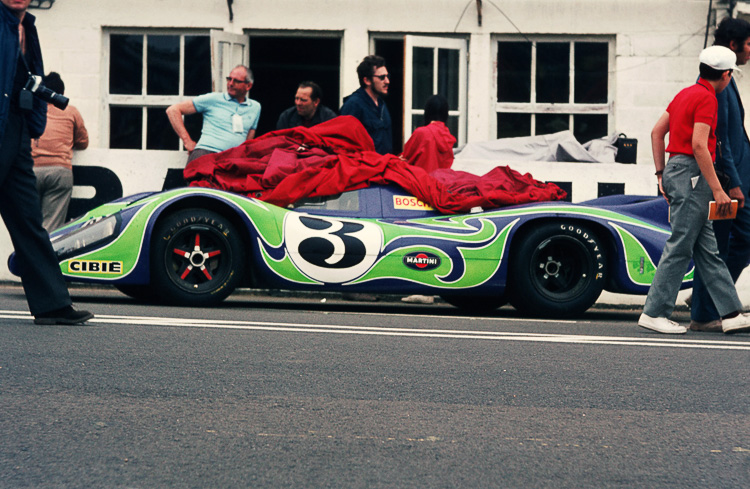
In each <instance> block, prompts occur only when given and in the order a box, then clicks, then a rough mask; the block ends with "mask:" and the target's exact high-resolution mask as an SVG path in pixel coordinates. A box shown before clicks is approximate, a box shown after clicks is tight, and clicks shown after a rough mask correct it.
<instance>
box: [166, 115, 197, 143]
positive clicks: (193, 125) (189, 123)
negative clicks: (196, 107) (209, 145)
mask: <svg viewBox="0 0 750 489" xmlns="http://www.w3.org/2000/svg"><path fill="white" fill-rule="evenodd" d="M184 121H185V129H187V132H188V134H190V138H191V139H192V140H193V141H195V142H198V140H199V139H200V138H201V131H202V130H203V115H201V114H200V113H199V112H196V113H195V114H190V115H186V116H185V118H184ZM170 127H171V126H170Z"/></svg>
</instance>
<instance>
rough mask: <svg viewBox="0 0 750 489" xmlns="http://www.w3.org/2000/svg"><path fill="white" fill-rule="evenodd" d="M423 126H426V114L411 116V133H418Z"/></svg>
mask: <svg viewBox="0 0 750 489" xmlns="http://www.w3.org/2000/svg"><path fill="white" fill-rule="evenodd" d="M422 126H424V114H412V115H411V132H414V131H416V130H417V129H419V128H420V127H422Z"/></svg>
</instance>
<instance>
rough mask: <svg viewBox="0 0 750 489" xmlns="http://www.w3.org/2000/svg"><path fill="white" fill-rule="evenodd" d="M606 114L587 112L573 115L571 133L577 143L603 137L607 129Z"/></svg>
mask: <svg viewBox="0 0 750 489" xmlns="http://www.w3.org/2000/svg"><path fill="white" fill-rule="evenodd" d="M607 119H608V117H607V115H606V114H596V115H592V114H587V115H581V114H578V115H574V116H573V134H574V135H575V137H576V139H577V140H578V142H579V143H581V144H583V143H585V142H588V141H591V140H592V139H597V138H603V137H604V136H606V135H607V134H609V131H608V130H607Z"/></svg>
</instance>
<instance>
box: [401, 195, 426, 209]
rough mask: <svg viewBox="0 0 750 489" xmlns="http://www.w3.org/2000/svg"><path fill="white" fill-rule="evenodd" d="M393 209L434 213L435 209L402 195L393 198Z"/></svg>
mask: <svg viewBox="0 0 750 489" xmlns="http://www.w3.org/2000/svg"><path fill="white" fill-rule="evenodd" d="M393 208H394V209H408V210H419V211H434V210H435V208H434V207H432V206H431V205H429V204H426V203H424V202H422V201H421V200H419V199H418V198H416V197H409V196H403V195H394V196H393Z"/></svg>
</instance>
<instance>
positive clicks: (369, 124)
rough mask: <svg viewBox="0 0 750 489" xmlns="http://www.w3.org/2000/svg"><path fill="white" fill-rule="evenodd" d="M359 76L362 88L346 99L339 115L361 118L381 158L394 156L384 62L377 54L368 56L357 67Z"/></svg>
mask: <svg viewBox="0 0 750 489" xmlns="http://www.w3.org/2000/svg"><path fill="white" fill-rule="evenodd" d="M357 76H359V89H357V90H356V91H355V92H354V93H352V94H351V95H349V96H348V97H346V98H345V99H344V105H342V106H341V110H340V111H339V112H340V113H341V115H351V116H354V117H356V118H357V119H359V121H360V122H361V123H362V125H363V126H365V129H367V133H368V134H369V135H370V137H371V138H372V142H373V143H375V151H377V152H378V153H380V154H381V155H382V154H386V153H392V152H393V137H392V136H391V114H390V113H389V112H388V107H386V106H385V97H386V96H387V95H388V86H389V85H390V78H389V76H388V69H387V68H386V67H385V59H383V58H382V57H381V56H376V55H371V56H367V57H365V59H363V60H362V62H361V63H360V64H359V66H358V67H357Z"/></svg>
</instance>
